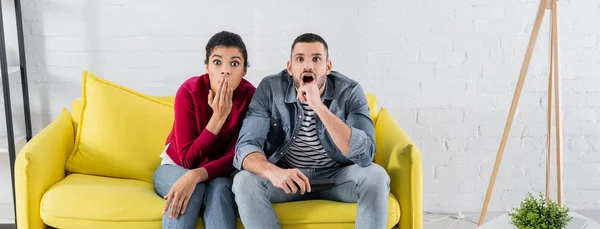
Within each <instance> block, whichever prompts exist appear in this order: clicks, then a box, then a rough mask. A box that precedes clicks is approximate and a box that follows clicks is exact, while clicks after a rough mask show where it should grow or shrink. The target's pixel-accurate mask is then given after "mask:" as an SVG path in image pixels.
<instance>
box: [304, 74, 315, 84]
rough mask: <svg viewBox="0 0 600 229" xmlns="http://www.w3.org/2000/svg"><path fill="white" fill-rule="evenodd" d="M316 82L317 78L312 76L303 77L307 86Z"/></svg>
mask: <svg viewBox="0 0 600 229" xmlns="http://www.w3.org/2000/svg"><path fill="white" fill-rule="evenodd" d="M314 80H315V78H314V77H313V76H312V75H303V76H302V82H303V83H305V84H308V83H310V82H313V81H314Z"/></svg>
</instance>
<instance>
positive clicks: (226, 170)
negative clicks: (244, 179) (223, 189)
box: [203, 134, 237, 179]
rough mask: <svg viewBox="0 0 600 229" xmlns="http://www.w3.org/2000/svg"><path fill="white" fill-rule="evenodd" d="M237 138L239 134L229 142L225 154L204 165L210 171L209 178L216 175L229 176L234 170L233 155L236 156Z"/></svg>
mask: <svg viewBox="0 0 600 229" xmlns="http://www.w3.org/2000/svg"><path fill="white" fill-rule="evenodd" d="M236 140H237V134H236V136H234V137H233V138H232V141H230V142H229V144H228V145H227V148H226V149H225V152H224V155H223V156H221V157H220V158H218V159H216V160H214V161H211V162H209V163H207V164H206V165H204V166H203V167H204V169H206V172H207V173H208V179H212V178H215V177H221V176H227V175H229V174H231V173H233V171H234V167H233V157H234V156H235V143H236Z"/></svg>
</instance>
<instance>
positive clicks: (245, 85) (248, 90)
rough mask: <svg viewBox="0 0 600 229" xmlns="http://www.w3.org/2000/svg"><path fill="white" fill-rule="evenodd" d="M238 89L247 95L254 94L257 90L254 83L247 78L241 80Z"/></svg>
mask: <svg viewBox="0 0 600 229" xmlns="http://www.w3.org/2000/svg"><path fill="white" fill-rule="evenodd" d="M238 89H239V90H240V91H241V92H242V93H243V94H246V95H253V94H254V91H256V87H254V85H252V83H250V82H249V81H248V80H246V79H242V81H240V84H239V85H238Z"/></svg>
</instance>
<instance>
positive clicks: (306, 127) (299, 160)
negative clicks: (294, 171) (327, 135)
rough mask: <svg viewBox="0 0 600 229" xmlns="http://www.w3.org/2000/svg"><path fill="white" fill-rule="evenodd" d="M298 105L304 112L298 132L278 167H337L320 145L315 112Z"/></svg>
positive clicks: (305, 105)
mask: <svg viewBox="0 0 600 229" xmlns="http://www.w3.org/2000/svg"><path fill="white" fill-rule="evenodd" d="M300 104H301V105H302V110H303V111H304V118H303V120H302V123H301V126H300V131H299V132H298V136H296V138H294V141H293V142H292V145H291V146H290V148H289V150H288V152H287V153H286V154H285V155H284V156H283V157H282V158H281V160H280V165H281V166H282V167H284V168H330V167H335V166H337V165H339V164H338V162H336V161H334V160H333V159H331V157H329V155H327V152H325V150H324V149H323V146H322V145H321V141H320V140H319V136H318V135H317V128H316V124H315V120H316V115H315V112H314V111H313V110H312V109H311V108H310V107H309V106H308V104H305V103H300Z"/></svg>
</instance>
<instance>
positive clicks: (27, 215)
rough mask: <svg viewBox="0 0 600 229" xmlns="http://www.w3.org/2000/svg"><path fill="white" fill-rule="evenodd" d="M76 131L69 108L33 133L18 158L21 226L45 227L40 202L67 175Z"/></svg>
mask: <svg viewBox="0 0 600 229" xmlns="http://www.w3.org/2000/svg"><path fill="white" fill-rule="evenodd" d="M74 143H75V133H74V129H73V122H72V119H71V114H70V113H69V111H67V110H66V109H63V111H62V112H61V113H60V115H59V116H58V118H56V119H55V120H54V121H53V122H52V123H50V125H48V126H46V127H45V128H44V129H43V130H42V131H40V132H39V133H38V134H37V135H36V136H34V137H33V138H32V139H31V140H30V141H29V142H28V143H27V144H26V145H25V147H23V149H22V150H21V151H20V152H19V154H18V155H17V158H16V161H15V193H16V202H17V203H16V204H17V225H18V226H19V228H30V229H37V228H46V225H45V224H44V222H42V219H41V218H40V201H41V199H42V196H43V195H44V193H46V191H47V190H48V189H49V188H50V187H51V186H52V185H54V184H56V183H58V182H59V181H61V180H62V179H64V177H65V163H66V161H67V159H68V158H69V155H71V152H72V151H73V145H74Z"/></svg>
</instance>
